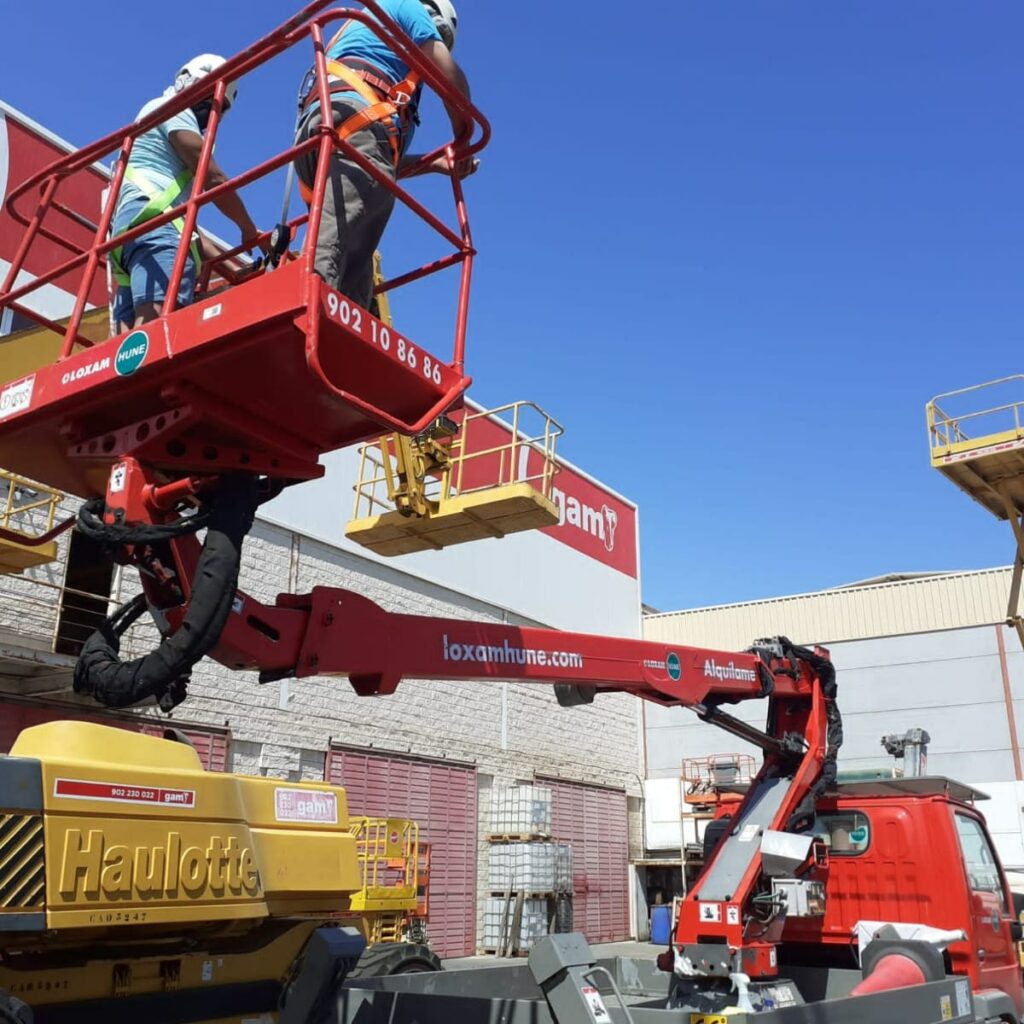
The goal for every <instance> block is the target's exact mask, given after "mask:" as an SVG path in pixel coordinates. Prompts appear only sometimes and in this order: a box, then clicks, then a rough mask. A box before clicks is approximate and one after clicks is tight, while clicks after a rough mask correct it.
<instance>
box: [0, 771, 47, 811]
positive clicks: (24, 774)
mask: <svg viewBox="0 0 1024 1024" xmlns="http://www.w3.org/2000/svg"><path fill="white" fill-rule="evenodd" d="M0 809H2V810H4V811H35V812H36V813H39V812H41V811H42V809H43V772H42V768H41V767H40V765H39V762H38V761H37V760H35V758H28V757H3V758H0Z"/></svg>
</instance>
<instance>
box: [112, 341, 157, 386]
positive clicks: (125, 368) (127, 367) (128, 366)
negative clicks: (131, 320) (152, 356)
mask: <svg viewBox="0 0 1024 1024" xmlns="http://www.w3.org/2000/svg"><path fill="white" fill-rule="evenodd" d="M148 353H149V338H148V336H147V335H146V332H145V331H132V333H131V334H129V335H128V337H127V338H125V339H124V341H122V342H121V344H120V345H118V346H117V354H116V355H115V356H114V370H115V371H116V372H117V375H118V377H130V376H131V375H132V374H133V373H134V372H135V371H136V370H137V369H138V368H139V367H140V366H141V365H142V364H143V363H144V362H145V361H146V355H147V354H148Z"/></svg>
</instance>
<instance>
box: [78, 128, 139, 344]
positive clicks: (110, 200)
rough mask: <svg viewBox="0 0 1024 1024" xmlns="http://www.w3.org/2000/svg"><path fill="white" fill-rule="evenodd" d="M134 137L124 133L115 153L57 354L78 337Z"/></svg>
mask: <svg viewBox="0 0 1024 1024" xmlns="http://www.w3.org/2000/svg"><path fill="white" fill-rule="evenodd" d="M134 144H135V140H134V139H133V138H132V136H131V135H127V136H125V140H124V142H122V143H121V152H120V153H119V154H118V158H117V166H116V167H115V168H114V180H113V181H112V182H111V183H110V188H109V190H108V191H107V200H106V202H105V203H104V204H103V214H102V216H101V217H100V222H99V225H98V226H97V228H96V234H95V235H94V236H93V243H92V249H91V250H90V251H89V254H88V257H87V258H86V261H85V271H84V273H83V275H82V285H81V287H80V288H79V289H78V294H77V295H76V296H75V307H74V309H73V310H72V312H71V319H70V320H69V321H68V327H67V331H65V333H64V344H63V345H61V349H60V357H61V359H67V357H68V356H69V355H71V353H72V352H73V351H74V350H75V340H76V338H77V337H78V328H79V327H80V326H81V325H82V316H83V315H84V314H85V306H86V303H87V302H88V299H89V292H90V291H92V282H93V280H94V278H95V277H96V270H97V268H98V267H99V262H100V258H101V254H102V252H103V249H102V246H103V243H104V241H105V240H106V238H107V235H109V234H110V225H111V222H112V221H113V219H114V211H115V210H116V209H117V200H118V197H119V195H120V192H121V183H122V182H123V181H124V176H125V171H126V169H127V167H128V161H129V159H131V155H132V147H133V146H134Z"/></svg>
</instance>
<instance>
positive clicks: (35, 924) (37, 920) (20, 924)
mask: <svg viewBox="0 0 1024 1024" xmlns="http://www.w3.org/2000/svg"><path fill="white" fill-rule="evenodd" d="M45 930H46V914H42V913H40V914H0V932H41V931H45Z"/></svg>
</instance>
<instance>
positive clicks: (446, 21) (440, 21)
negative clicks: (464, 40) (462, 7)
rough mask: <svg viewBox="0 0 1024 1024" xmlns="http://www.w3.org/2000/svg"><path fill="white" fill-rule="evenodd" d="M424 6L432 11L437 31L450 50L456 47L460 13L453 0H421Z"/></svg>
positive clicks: (431, 14)
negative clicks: (457, 11)
mask: <svg viewBox="0 0 1024 1024" xmlns="http://www.w3.org/2000/svg"><path fill="white" fill-rule="evenodd" d="M420 2H421V3H422V4H423V6H424V7H426V9H427V10H428V11H430V16H431V17H432V18H433V19H434V24H435V25H436V26H437V31H438V32H440V33H441V38H442V39H443V40H444V45H445V46H447V47H448V49H449V50H451V49H454V47H455V37H456V35H458V31H459V15H458V14H457V13H456V10H455V5H454V4H453V3H452V2H451V0H420Z"/></svg>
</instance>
